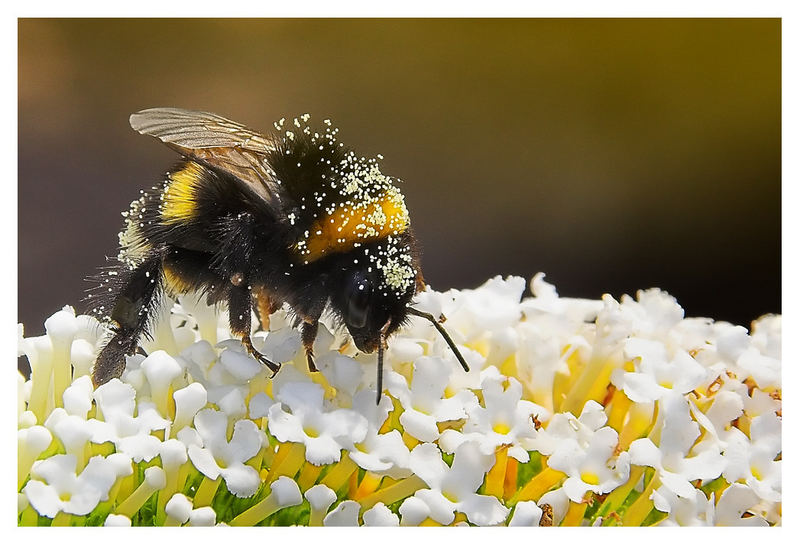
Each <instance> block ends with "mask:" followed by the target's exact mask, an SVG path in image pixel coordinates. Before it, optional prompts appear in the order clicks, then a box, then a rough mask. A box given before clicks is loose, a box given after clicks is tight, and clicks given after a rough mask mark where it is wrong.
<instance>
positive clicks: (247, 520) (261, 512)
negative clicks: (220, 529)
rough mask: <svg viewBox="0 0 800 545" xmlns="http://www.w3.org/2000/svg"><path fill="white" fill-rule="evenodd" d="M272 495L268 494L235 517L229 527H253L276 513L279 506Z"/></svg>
mask: <svg viewBox="0 0 800 545" xmlns="http://www.w3.org/2000/svg"><path fill="white" fill-rule="evenodd" d="M273 496H274V494H270V495H269V496H267V497H266V498H264V499H263V500H261V501H260V502H258V503H257V504H255V505H254V506H252V507H251V508H250V509H247V510H246V511H244V512H243V513H241V514H239V515H237V516H236V517H234V518H233V520H231V522H230V525H231V526H255V525H256V524H258V523H259V522H261V521H262V520H264V519H265V518H267V517H268V516H270V515H271V514H273V513H275V512H276V511H278V510H279V509H280V508H281V506H280V505H279V504H278V501H277V500H276V499H275V498H274V497H273Z"/></svg>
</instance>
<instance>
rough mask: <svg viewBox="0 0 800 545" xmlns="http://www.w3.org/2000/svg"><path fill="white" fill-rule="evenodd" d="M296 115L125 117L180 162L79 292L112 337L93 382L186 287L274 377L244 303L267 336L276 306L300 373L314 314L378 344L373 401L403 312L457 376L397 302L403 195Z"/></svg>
mask: <svg viewBox="0 0 800 545" xmlns="http://www.w3.org/2000/svg"><path fill="white" fill-rule="evenodd" d="M308 119H309V116H308V115H303V116H301V117H300V118H299V119H294V120H293V122H289V123H287V122H286V121H285V120H284V119H281V120H280V121H279V122H277V123H275V132H273V133H272V134H270V135H264V134H260V133H257V132H254V131H252V130H250V129H248V128H246V127H245V126H243V125H240V124H239V123H236V122H233V121H230V120H228V119H225V118H223V117H220V116H218V115H215V114H211V113H206V112H197V111H190V110H183V109H176V108H152V109H147V110H142V111H140V112H138V113H135V114H133V115H131V117H130V124H131V127H133V129H134V130H136V131H138V132H139V133H141V134H144V135H149V136H153V137H155V138H158V139H159V140H161V141H162V142H164V143H165V144H166V145H167V146H169V147H170V148H172V149H173V150H175V151H177V152H178V153H180V154H181V155H182V160H181V162H180V163H179V164H178V165H177V166H176V167H175V168H173V169H172V170H171V171H169V172H168V173H167V175H166V178H165V180H164V181H163V183H161V184H159V185H156V186H155V187H153V188H152V189H150V190H146V191H142V192H141V197H140V198H139V199H138V200H136V201H134V202H133V203H132V204H131V207H130V210H129V211H128V212H126V213H123V216H125V227H124V229H123V231H122V232H121V233H120V235H119V238H120V251H119V255H118V256H117V259H116V260H115V262H114V263H113V264H112V265H111V266H110V267H109V268H108V269H107V270H106V271H105V273H104V274H103V275H102V277H101V278H102V281H101V283H100V285H99V287H98V289H96V290H94V292H93V293H92V294H90V301H92V303H91V307H92V310H94V312H95V313H97V314H99V315H101V316H102V317H104V318H106V319H107V321H108V323H109V325H110V329H111V333H112V334H113V336H112V337H111V338H110V340H109V341H108V342H107V343H106V344H105V346H104V347H103V349H102V350H101V351H100V353H99V354H98V356H97V359H96V361H95V365H94V369H93V373H92V379H93V382H94V384H95V386H98V385H100V384H103V383H105V382H107V381H109V380H111V379H112V378H115V377H119V376H120V375H121V374H122V372H123V370H124V369H125V356H126V355H129V354H133V353H135V351H136V349H137V346H138V343H139V339H140V337H141V336H142V335H149V331H150V330H151V329H152V327H153V325H154V324H153V323H152V322H153V320H154V318H153V317H154V316H157V315H158V312H157V310H158V307H159V305H160V304H161V303H162V300H163V297H162V296H163V294H164V293H167V294H169V295H172V296H175V295H178V294H182V293H187V292H199V293H202V294H204V296H205V297H206V300H207V302H208V304H213V305H217V304H221V305H227V308H228V312H229V316H230V319H229V320H230V329H231V332H232V333H233V334H234V335H236V336H237V337H239V338H240V339H241V341H242V344H243V346H244V347H245V348H246V350H247V352H248V353H249V354H250V355H251V356H252V357H254V358H256V359H257V360H258V361H260V362H261V363H262V364H263V365H265V366H266V367H267V368H269V370H270V371H271V372H272V375H273V376H274V374H275V373H277V372H278V370H279V369H280V362H273V361H270V360H269V359H267V358H266V357H265V356H264V355H263V354H261V353H259V352H258V351H257V350H256V349H255V348H254V347H253V343H252V341H251V339H250V331H251V324H250V320H251V309H252V310H255V311H256V312H257V314H258V316H259V319H260V321H261V323H262V327H263V328H264V330H267V329H268V325H269V315H270V314H272V313H273V312H274V311H276V310H277V309H279V308H280V307H281V306H282V305H284V304H287V305H288V307H289V309H290V310H291V313H292V314H293V316H294V318H295V321H294V324H295V327H298V326H299V327H300V333H301V338H302V342H303V347H304V348H305V353H306V358H307V362H308V367H309V370H310V371H316V370H317V369H316V366H315V363H314V354H313V343H314V339H315V337H316V335H317V329H318V326H319V320H320V317H321V316H322V314H323V312H329V313H330V314H331V315H332V316H333V317H334V319H335V321H336V323H337V324H338V325H340V326H342V325H343V326H344V327H346V328H347V331H348V332H349V333H350V336H351V337H352V340H353V342H354V343H355V346H356V347H357V348H358V349H359V350H360V351H363V352H366V353H372V352H374V351H375V350H377V351H378V377H377V378H378V380H377V384H378V391H377V401H380V396H381V392H382V381H383V378H382V374H383V352H384V349H385V348H386V346H387V338H389V337H390V336H391V335H392V334H393V333H394V332H396V331H397V330H398V329H399V328H400V327H401V326H402V325H403V324H404V323H405V322H406V321H407V319H408V316H409V315H414V316H420V317H422V318H425V319H427V320H429V321H430V322H431V323H432V324H433V325H434V326H435V327H436V329H437V330H438V331H439V332H440V334H441V335H442V336H443V337H444V339H445V340H446V342H447V344H448V345H449V346H450V348H451V349H452V350H453V352H454V353H455V355H456V357H457V359H458V361H459V363H460V364H461V366H462V367H463V368H464V369H465V370H469V369H468V367H467V364H466V362H465V361H464V358H463V357H462V356H461V354H460V353H459V351H458V349H457V348H456V346H455V344H454V343H453V341H452V339H451V338H450V337H449V335H447V332H446V331H445V330H444V328H443V327H442V326H441V324H440V323H439V320H437V319H436V318H435V317H434V316H432V315H431V314H429V313H425V312H421V311H419V310H417V309H414V308H413V307H411V306H410V303H411V300H412V298H413V297H414V295H415V294H416V293H417V292H418V291H419V290H421V289H423V288H424V286H425V284H424V281H423V277H422V273H421V271H420V264H419V254H418V251H417V245H416V242H415V238H414V235H413V233H412V231H411V221H410V218H409V214H408V209H407V208H406V205H405V202H404V198H403V195H402V193H401V192H400V191H399V190H398V189H397V187H396V186H395V185H394V184H393V183H392V179H391V178H390V177H388V176H386V175H384V174H383V173H382V172H381V170H380V167H379V164H378V160H377V159H365V158H364V157H359V156H357V155H356V153H355V152H354V151H353V150H352V149H350V148H348V147H346V146H345V145H344V144H343V143H341V142H339V140H338V136H337V133H338V129H335V128H333V126H332V125H331V123H330V121H329V120H325V122H324V124H325V127H324V128H322V127H321V128H320V130H322V132H317V131H314V130H312V128H311V127H310V126H309V124H308ZM378 158H380V156H378Z"/></svg>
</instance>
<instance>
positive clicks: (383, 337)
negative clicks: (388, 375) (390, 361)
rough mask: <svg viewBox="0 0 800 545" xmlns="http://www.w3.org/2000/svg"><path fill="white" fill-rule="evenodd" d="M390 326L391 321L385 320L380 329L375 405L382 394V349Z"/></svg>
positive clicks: (379, 400) (384, 346) (378, 402)
mask: <svg viewBox="0 0 800 545" xmlns="http://www.w3.org/2000/svg"><path fill="white" fill-rule="evenodd" d="M390 325H392V320H391V319H389V320H386V323H385V324H384V325H383V327H382V328H381V338H380V342H379V343H378V396H377V397H376V398H375V405H380V404H381V394H382V393H383V349H384V348H386V332H387V331H389V326H390Z"/></svg>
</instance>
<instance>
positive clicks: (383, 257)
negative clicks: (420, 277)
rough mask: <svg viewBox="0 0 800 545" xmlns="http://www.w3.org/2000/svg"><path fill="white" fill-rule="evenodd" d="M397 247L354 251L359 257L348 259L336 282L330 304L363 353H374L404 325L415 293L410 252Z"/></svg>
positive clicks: (381, 246)
mask: <svg viewBox="0 0 800 545" xmlns="http://www.w3.org/2000/svg"><path fill="white" fill-rule="evenodd" d="M387 248H395V249H394V250H388V251H387ZM396 248H397V246H388V245H385V244H384V245H380V244H379V245H372V246H371V247H370V248H363V251H359V252H352V253H351V254H350V256H357V257H351V258H350V259H348V262H346V264H347V265H348V266H346V267H341V268H340V269H339V271H340V274H339V275H337V278H336V280H335V281H336V284H337V285H336V286H335V289H333V290H332V293H333V295H332V297H331V305H332V306H333V308H334V309H335V311H336V312H337V314H338V315H339V316H340V317H341V319H342V321H343V322H344V324H345V326H346V327H347V330H348V331H349V332H350V335H351V336H352V337H353V340H354V342H355V345H356V347H357V348H358V349H359V350H361V351H363V352H367V353H369V352H374V351H375V350H376V349H378V347H379V346H380V344H381V343H382V342H383V341H385V339H386V338H387V337H388V336H389V335H391V334H392V333H394V332H395V331H396V330H397V329H398V328H399V327H400V326H401V325H402V324H403V322H404V321H405V319H406V316H407V314H408V305H409V303H411V299H412V297H413V296H414V293H415V291H416V282H415V278H416V269H415V267H414V266H413V264H412V263H413V261H412V259H411V256H410V253H408V252H407V251H402V250H403V249H396ZM402 256H408V257H407V258H404V257H402Z"/></svg>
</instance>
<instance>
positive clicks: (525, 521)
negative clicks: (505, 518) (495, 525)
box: [508, 501, 542, 526]
mask: <svg viewBox="0 0 800 545" xmlns="http://www.w3.org/2000/svg"><path fill="white" fill-rule="evenodd" d="M541 520H542V508H541V507H539V506H538V505H536V502H534V501H521V502H519V503H517V505H515V506H514V514H513V515H511V520H510V521H509V522H508V525H509V526H539V521H541Z"/></svg>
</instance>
